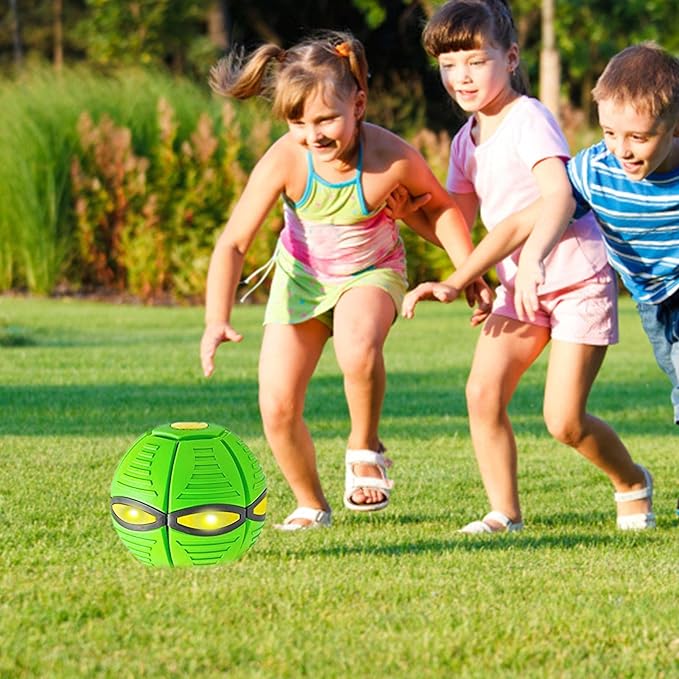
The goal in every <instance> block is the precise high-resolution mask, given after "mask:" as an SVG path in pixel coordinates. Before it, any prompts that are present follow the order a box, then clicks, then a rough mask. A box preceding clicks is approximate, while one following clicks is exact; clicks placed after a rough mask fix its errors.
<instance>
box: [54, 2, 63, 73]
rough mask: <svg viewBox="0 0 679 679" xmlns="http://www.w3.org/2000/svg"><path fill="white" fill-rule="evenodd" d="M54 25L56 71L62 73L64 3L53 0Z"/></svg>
mask: <svg viewBox="0 0 679 679" xmlns="http://www.w3.org/2000/svg"><path fill="white" fill-rule="evenodd" d="M52 14H53V17H52V19H53V25H54V58H53V61H54V70H55V71H56V72H57V73H61V69H62V67H63V65H64V1H63V0H53V3H52Z"/></svg>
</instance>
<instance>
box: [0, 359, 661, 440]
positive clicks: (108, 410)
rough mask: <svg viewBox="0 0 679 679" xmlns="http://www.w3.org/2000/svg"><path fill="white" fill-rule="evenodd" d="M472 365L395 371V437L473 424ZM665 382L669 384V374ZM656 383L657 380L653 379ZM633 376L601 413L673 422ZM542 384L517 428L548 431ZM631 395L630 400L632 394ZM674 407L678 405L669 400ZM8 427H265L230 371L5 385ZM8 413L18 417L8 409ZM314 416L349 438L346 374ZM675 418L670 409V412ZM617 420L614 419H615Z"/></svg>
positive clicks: (16, 430) (312, 403)
mask: <svg viewBox="0 0 679 679" xmlns="http://www.w3.org/2000/svg"><path fill="white" fill-rule="evenodd" d="M465 379H466V369H465V370H462V369H459V370H455V371H449V372H448V373H447V374H445V375H442V374H440V373H438V372H412V373H411V372H401V373H399V372H393V373H391V374H390V376H389V384H388V391H387V397H386V401H385V405H384V410H383V420H384V421H383V429H384V430H385V431H388V434H387V435H388V436H405V437H412V436H413V434H415V433H417V435H418V437H420V438H422V439H423V440H426V439H428V438H431V437H435V436H441V435H448V434H450V431H451V423H450V418H451V417H455V418H462V419H463V420H464V421H465V422H466V406H465V401H464V381H465ZM659 385H661V386H665V385H664V382H662V381H661V382H659ZM645 386H646V389H648V385H645ZM634 387H635V385H633V384H620V383H615V384H605V383H602V384H600V385H598V386H597V398H596V408H593V412H594V413H595V414H598V415H601V416H603V417H604V418H607V417H611V415H610V413H613V414H616V413H618V414H619V419H618V418H615V421H614V422H613V424H614V426H615V427H616V429H617V430H618V431H619V433H620V434H622V435H623V437H624V434H626V433H627V434H652V435H654V436H656V435H657V434H658V432H662V431H663V430H665V429H669V426H668V422H667V418H666V417H665V415H666V414H667V413H665V409H664V408H663V407H662V404H663V401H662V398H661V396H663V395H664V394H665V391H662V392H660V395H659V396H655V395H654V397H653V398H646V399H643V400H638V399H637V400H632V402H633V403H634V407H633V408H630V409H629V411H626V409H625V403H621V398H620V394H621V393H623V394H625V393H633V392H634ZM542 396H543V392H542V385H541V384H531V383H528V384H523V385H520V387H519V390H518V392H517V394H516V395H515V398H514V401H513V402H512V405H511V409H510V413H511V416H512V419H513V421H514V423H515V429H516V431H517V433H524V434H525V433H528V434H533V435H539V436H546V435H547V434H546V433H545V427H544V423H543V421H542ZM625 400H626V399H625ZM667 410H669V406H668V408H667ZM0 411H2V412H3V414H4V417H2V418H0V434H5V435H7V434H14V435H29V436H30V435H35V436H42V435H52V436H54V435H77V436H83V435H94V436H103V435H128V434H134V435H138V434H139V433H141V432H143V431H145V430H146V429H148V428H149V427H153V426H155V425H157V424H161V423H164V422H170V421H175V420H206V421H210V422H216V423H221V424H223V425H225V426H227V427H229V428H232V429H233V430H234V431H235V432H236V433H238V434H240V435H242V436H245V437H249V436H253V435H257V436H259V435H261V423H260V418H259V411H258V405H257V382H256V380H254V379H252V380H250V379H235V380H229V379H222V381H215V380H210V381H207V380H205V381H203V382H195V383H191V384H185V383H184V384H182V383H177V384H171V383H170V384H162V383H158V384H83V385H80V384H70V385H18V386H0ZM8 414H9V415H10V416H8ZM305 416H306V419H307V421H308V423H309V426H310V429H311V430H312V434H313V435H314V436H315V437H321V438H322V437H334V436H345V435H346V433H347V430H348V415H347V408H346V403H345V401H344V391H343V385H342V378H341V376H340V375H332V376H325V375H323V376H317V377H315V378H314V379H313V380H312V382H311V385H310V388H309V394H308V398H307V406H306V409H305ZM667 417H669V415H668V416H667ZM611 419H613V418H611Z"/></svg>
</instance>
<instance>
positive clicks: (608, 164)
mask: <svg viewBox="0 0 679 679" xmlns="http://www.w3.org/2000/svg"><path fill="white" fill-rule="evenodd" d="M592 96H593V97H594V101H595V102H596V103H597V105H598V109H599V123H600V125H601V128H602V130H603V136H604V138H603V141H601V142H599V143H598V144H595V145H594V146H590V147H589V148H587V149H584V150H583V151H581V152H580V153H578V154H577V155H576V156H575V157H574V158H573V159H572V160H571V161H570V162H569V163H568V176H569V178H570V180H571V184H572V186H573V195H574V198H575V203H576V215H578V214H580V213H581V212H584V211H586V210H592V211H593V212H594V214H595V216H596V218H597V221H598V222H599V225H600V227H601V231H602V233H603V236H604V240H605V242H606V247H607V251H608V258H609V261H610V263H611V265H612V266H613V268H614V269H615V270H616V271H617V272H618V273H619V274H620V278H621V280H622V282H623V283H624V285H625V287H626V288H627V289H628V290H629V292H630V294H631V295H632V298H633V299H634V301H635V302H636V303H637V309H638V311H639V315H640V317H641V322H642V325H643V327H644V330H645V331H646V334H647V335H648V338H649V340H650V341H651V345H652V346H653V352H654V354H655V358H656V361H657V363H658V365H659V366H660V368H661V369H662V370H663V371H664V372H665V373H666V374H667V376H668V377H669V378H670V382H671V383H672V395H671V398H672V405H673V408H674V421H675V422H676V423H677V424H679V59H677V58H676V57H674V56H672V55H671V54H669V53H668V52H666V51H665V50H663V49H662V48H660V47H659V46H658V45H655V44H653V43H643V44H640V45H634V46H632V47H628V48H626V49H625V50H623V51H622V52H620V53H619V54H617V55H616V56H614V57H613V58H612V59H611V61H610V62H609V64H608V66H607V67H606V69H605V70H604V72H603V74H602V75H601V77H600V78H599V80H598V82H597V84H596V87H595V88H594V90H593V91H592ZM547 226H548V225H546V224H540V225H538V226H536V228H534V229H533V231H532V233H531V235H530V237H529V238H528V240H527V241H526V244H525V246H524V248H523V251H522V254H521V260H520V264H519V274H518V275H517V282H516V296H517V298H519V299H517V305H516V306H517V309H519V313H521V310H523V311H524V312H525V313H526V315H528V316H529V317H530V315H531V314H532V313H533V309H534V299H535V289H536V285H537V283H538V282H539V281H540V279H541V276H542V264H541V262H542V260H543V258H544V257H545V255H546V253H548V252H549V251H550V250H551V244H552V242H557V241H558V235H557V234H559V235H560V233H561V231H562V230H563V228H565V226H566V225H552V226H553V227H556V228H552V233H549V229H547V228H541V227H547Z"/></svg>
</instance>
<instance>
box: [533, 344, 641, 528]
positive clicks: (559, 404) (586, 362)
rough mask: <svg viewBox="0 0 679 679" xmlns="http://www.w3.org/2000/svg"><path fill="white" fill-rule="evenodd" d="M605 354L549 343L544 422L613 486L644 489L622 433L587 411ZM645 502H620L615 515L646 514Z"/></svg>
mask: <svg viewBox="0 0 679 679" xmlns="http://www.w3.org/2000/svg"><path fill="white" fill-rule="evenodd" d="M605 355H606V347H605V346H603V347H598V346H590V345H586V344H572V343H570V342H560V341H558V340H554V341H553V342H552V348H551V352H550V357H549V368H548V371H547V383H546V386H545V403H544V415H545V423H546V425H547V429H548V430H549V432H550V433H551V434H552V436H553V437H554V438H555V439H557V441H561V442H562V443H565V444H566V445H569V446H571V447H572V448H575V449H576V450H577V451H578V452H579V453H580V454H581V455H583V456H584V457H586V458H587V459H588V460H589V461H590V462H592V463H593V464H595V465H596V466H597V467H599V469H601V470H602V471H603V472H604V473H605V474H606V475H607V476H608V478H609V479H610V480H611V483H612V484H613V486H614V488H615V490H617V491H621V492H624V491H629V490H637V489H640V488H644V487H645V485H646V481H645V478H644V475H643V473H642V471H641V470H640V469H639V467H637V465H636V464H635V463H634V461H633V460H632V458H631V456H630V454H629V452H628V450H627V448H626V447H625V445H624V444H623V442H622V441H621V440H620V437H619V436H618V435H617V434H616V433H615V431H613V429H612V428H611V427H610V426H609V425H608V424H606V422H604V421H603V420H600V419H598V418H597V417H594V416H593V415H590V414H589V413H587V412H586V408H587V399H588V397H589V393H590V391H591V389H592V384H593V383H594V380H595V378H596V376H597V374H598V372H599V369H600V368H601V364H602V363H603V360H604V357H605ZM649 502H650V501H649V499H643V500H636V501H633V502H624V503H621V504H620V507H619V510H618V513H619V514H620V515H621V516H622V515H625V514H640V513H646V512H648V511H649V509H650V507H649Z"/></svg>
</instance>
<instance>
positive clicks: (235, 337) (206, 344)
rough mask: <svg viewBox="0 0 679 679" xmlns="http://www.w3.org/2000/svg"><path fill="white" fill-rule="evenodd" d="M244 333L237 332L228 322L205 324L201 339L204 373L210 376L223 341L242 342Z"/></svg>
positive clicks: (201, 360) (201, 359)
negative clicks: (218, 348)
mask: <svg viewBox="0 0 679 679" xmlns="http://www.w3.org/2000/svg"><path fill="white" fill-rule="evenodd" d="M242 339H243V335H241V334H239V333H237V332H236V331H235V330H234V329H233V328H232V327H231V326H230V325H229V324H228V323H211V324H209V325H207V326H205V331H204V332H203V338H202V339H201V340H200V362H201V364H202V366H203V374H204V375H205V377H210V375H212V373H213V372H214V369H215V354H216V353H217V347H218V346H219V345H220V344H221V343H222V342H240V341H241V340H242Z"/></svg>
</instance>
